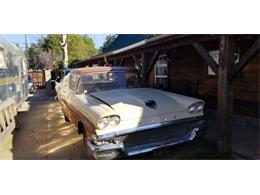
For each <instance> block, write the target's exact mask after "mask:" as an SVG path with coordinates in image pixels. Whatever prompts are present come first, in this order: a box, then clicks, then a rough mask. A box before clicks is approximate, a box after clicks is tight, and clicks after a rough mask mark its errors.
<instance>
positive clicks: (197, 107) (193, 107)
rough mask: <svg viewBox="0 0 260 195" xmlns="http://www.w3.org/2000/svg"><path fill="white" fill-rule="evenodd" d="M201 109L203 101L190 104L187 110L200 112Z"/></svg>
mask: <svg viewBox="0 0 260 195" xmlns="http://www.w3.org/2000/svg"><path fill="white" fill-rule="evenodd" d="M203 109H204V103H203V102H197V103H194V104H192V105H191V106H190V107H189V109H188V111H189V112H190V113H194V112H201V111H203Z"/></svg>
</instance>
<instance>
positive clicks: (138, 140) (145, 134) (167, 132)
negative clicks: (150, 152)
mask: <svg viewBox="0 0 260 195" xmlns="http://www.w3.org/2000/svg"><path fill="white" fill-rule="evenodd" d="M190 129H191V124H190V123H185V124H178V125H174V126H165V127H160V128H155V129H150V130H144V131H138V132H134V133H130V134H128V136H127V137H126V139H125V140H124V147H125V148H131V147H134V146H139V145H144V144H150V143H155V142H159V141H163V140H167V139H171V138H178V137H181V136H184V135H186V134H187V133H188V132H189V130H190Z"/></svg>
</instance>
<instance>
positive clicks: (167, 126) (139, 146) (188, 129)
mask: <svg viewBox="0 0 260 195" xmlns="http://www.w3.org/2000/svg"><path fill="white" fill-rule="evenodd" d="M205 128H206V123H205V120H204V119H203V118H202V117H198V118H190V119H183V120H178V121H173V122H170V123H164V124H161V125H160V126H159V127H154V128H147V129H146V128H142V130H140V128H139V129H138V130H136V131H132V132H131V133H127V134H124V135H120V136H118V135H117V136H115V137H113V138H112V139H110V140H109V141H106V142H105V143H102V142H98V143H99V144H97V142H96V141H95V142H94V141H93V140H88V141H87V145H88V146H89V148H90V149H91V150H92V152H93V153H95V154H97V153H100V154H101V155H102V153H103V152H105V153H106V156H107V155H108V152H109V151H111V152H113V151H117V152H118V153H121V154H123V155H127V156H132V155H136V154H140V153H145V152H150V151H153V150H156V149H160V148H164V147H168V146H172V145H176V144H180V143H184V142H188V141H191V140H194V139H195V138H197V137H199V136H200V135H201V134H203V132H204V130H205ZM113 154H114V153H113ZM113 158H114V156H113Z"/></svg>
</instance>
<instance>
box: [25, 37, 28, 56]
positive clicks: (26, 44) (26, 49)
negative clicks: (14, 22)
mask: <svg viewBox="0 0 260 195" xmlns="http://www.w3.org/2000/svg"><path fill="white" fill-rule="evenodd" d="M24 43H25V52H26V55H25V56H26V57H27V52H28V42H27V34H24Z"/></svg>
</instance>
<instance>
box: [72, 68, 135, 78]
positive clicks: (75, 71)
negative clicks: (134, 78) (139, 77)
mask: <svg viewBox="0 0 260 195" xmlns="http://www.w3.org/2000/svg"><path fill="white" fill-rule="evenodd" d="M129 70H136V69H135V68H130V67H121V66H95V67H84V68H76V69H71V70H70V74H74V75H79V76H81V75H84V74H89V73H94V72H111V71H129Z"/></svg>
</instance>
